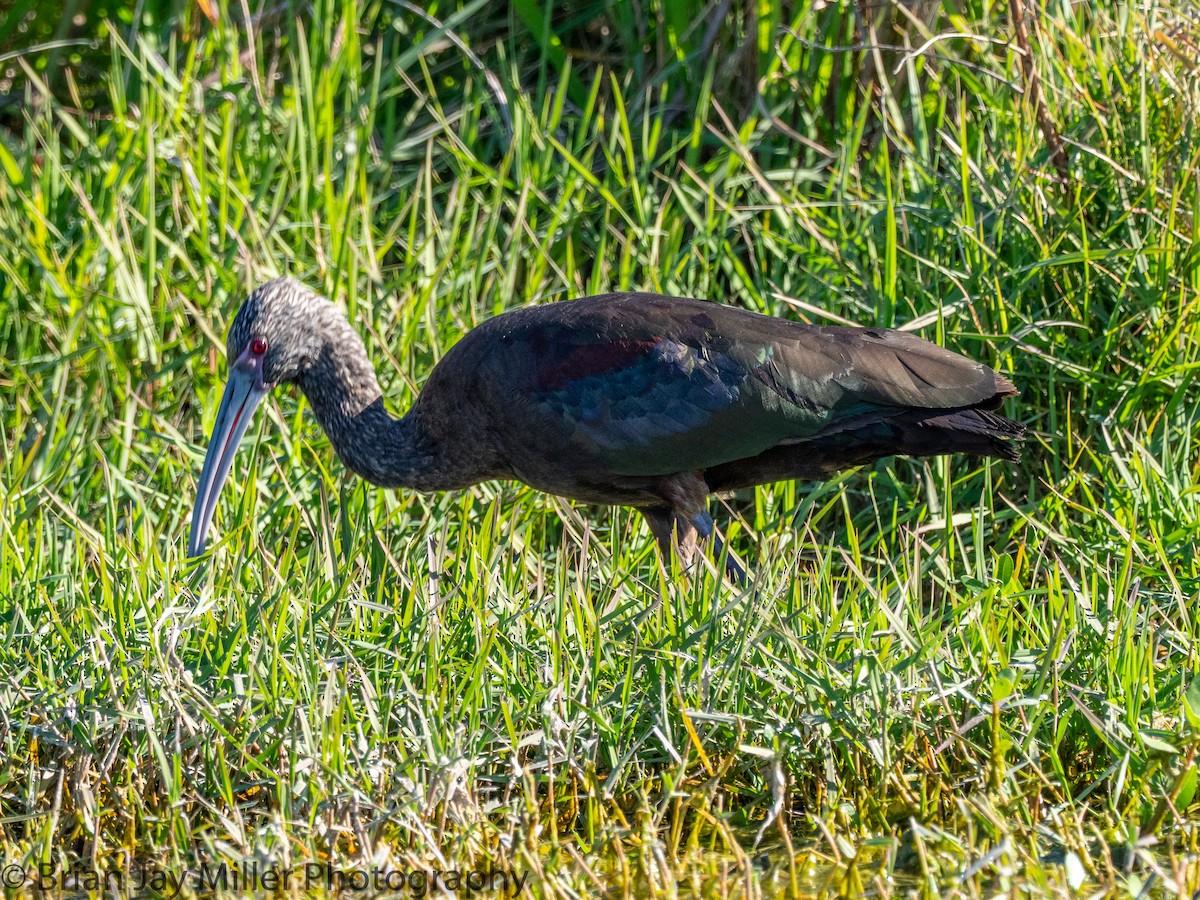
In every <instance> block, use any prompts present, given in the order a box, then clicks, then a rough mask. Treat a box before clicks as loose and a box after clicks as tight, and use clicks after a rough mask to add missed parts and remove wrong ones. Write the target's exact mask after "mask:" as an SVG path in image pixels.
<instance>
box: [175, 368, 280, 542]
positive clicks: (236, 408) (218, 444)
mask: <svg viewBox="0 0 1200 900" xmlns="http://www.w3.org/2000/svg"><path fill="white" fill-rule="evenodd" d="M266 394H267V391H266V389H265V388H262V387H260V386H259V385H258V384H256V379H255V376H254V374H253V373H250V372H244V371H240V370H239V369H236V368H234V369H231V370H230V372H229V381H228V383H226V385H225V394H224V396H223V397H221V408H220V409H218V410H217V422H216V424H215V425H214V426H213V433H212V438H211V439H210V440H209V443H208V453H207V455H206V456H205V457H204V468H203V469H202V470H201V471H200V483H199V484H198V485H197V488H196V505H195V507H194V508H193V509H192V534H191V537H190V538H189V540H188V556H199V555H200V554H201V553H203V552H204V538H205V535H207V534H208V526H209V525H211V524H212V519H213V513H214V512H216V510H217V498H218V497H219V496H220V495H221V487H222V486H223V485H224V484H225V479H226V478H228V477H229V467H230V466H232V465H233V456H234V454H235V453H237V448H238V444H240V443H241V441H242V436H243V435H244V434H245V433H246V429H247V428H248V427H249V425H250V419H251V418H252V417H253V416H254V410H255V408H256V407H257V406H258V404H259V403H261V402H262V398H263V397H265V396H266Z"/></svg>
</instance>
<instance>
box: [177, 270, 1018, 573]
mask: <svg viewBox="0 0 1200 900" xmlns="http://www.w3.org/2000/svg"><path fill="white" fill-rule="evenodd" d="M256 340H261V341H263V345H262V346H263V348H264V352H263V353H262V354H255V353H254V352H252V349H251V348H252V346H253V347H254V348H257V345H256V344H254V342H255V341H256ZM268 347H269V348H270V349H266V348H268ZM276 351H278V353H277V356H276V357H275V358H274V359H273V358H272V356H271V354H272V353H273V352H276ZM229 354H230V359H233V360H235V361H236V362H235V364H234V369H235V370H237V367H238V366H242V368H243V369H245V368H246V367H247V366H249V367H250V369H253V366H254V364H255V363H256V360H257V364H258V369H257V372H258V374H257V376H254V375H253V374H251V375H249V376H245V377H251V378H253V377H257V379H258V394H257V395H256V397H255V398H254V401H253V402H257V399H256V398H257V397H258V396H261V394H262V393H263V392H265V390H266V389H267V388H268V387H270V386H271V385H272V384H273V383H276V382H279V381H289V380H290V381H294V382H295V383H297V384H298V385H299V386H300V388H301V390H303V391H304V393H305V395H306V396H307V397H308V399H309V402H310V404H311V405H312V407H313V410H314V412H315V414H316V416H317V418H318V420H319V421H320V422H321V425H322V426H323V427H324V429H325V431H326V433H327V434H329V436H330V439H331V440H332V442H333V444H334V447H335V449H336V450H337V452H338V455H339V456H340V457H341V458H342V460H343V461H344V462H345V464H346V465H347V467H348V468H350V469H351V470H353V471H354V472H356V473H358V474H359V475H361V476H362V477H364V478H366V479H367V480H368V481H371V482H373V483H375V484H379V485H383V486H387V487H407V488H412V489H416V490H449V489H456V488H463V487H467V486H469V485H472V484H475V483H478V482H480V481H487V480H493V479H515V480H518V481H522V482H524V483H526V484H529V485H531V486H532V487H535V488H537V489H539V490H542V491H546V492H548V493H553V494H558V495H560V496H563V497H569V498H572V499H576V500H581V501H584V502H588V503H598V504H610V505H624V506H633V507H636V508H637V509H639V510H641V511H642V512H643V514H644V515H645V517H646V520H647V521H648V522H649V524H650V526H651V529H652V530H653V531H654V533H655V536H656V537H657V538H658V540H659V543H660V545H662V547H663V549H664V550H667V549H669V548H670V546H671V543H672V538H673V537H674V539H675V540H676V541H677V542H678V544H679V545H680V546H681V548H682V549H683V550H684V551H685V552H686V553H690V551H691V549H692V548H693V547H694V544H695V540H696V537H697V534H698V533H699V534H700V535H706V534H707V533H708V530H709V529H710V528H711V520H710V519H709V518H708V515H707V512H706V502H707V496H708V494H709V493H711V492H719V491H727V490H732V489H735V488H741V487H748V486H751V485H755V484H761V483H764V482H771V481H780V480H786V479H794V478H805V479H811V478H824V477H828V476H829V475H830V474H831V473H832V472H834V471H836V470H838V469H842V468H846V467H848V466H855V465H861V464H863V463H866V462H870V461H872V460H875V459H879V458H881V457H884V456H890V455H893V454H907V455H914V456H930V455H939V454H944V453H953V452H965V453H970V454H975V455H983V456H998V457H1002V458H1009V459H1015V458H1016V451H1015V448H1014V446H1013V443H1012V442H1013V441H1014V440H1016V439H1019V438H1020V436H1021V434H1022V431H1023V428H1022V427H1021V426H1020V425H1018V424H1016V423H1014V422H1012V421H1010V420H1008V419H1005V418H1003V417H1002V416H999V415H996V414H994V413H993V412H992V410H994V409H996V408H997V407H998V406H999V405H1000V403H1001V402H1002V401H1003V399H1004V398H1005V397H1008V396H1011V395H1014V394H1015V393H1016V390H1015V389H1014V388H1013V386H1012V384H1011V383H1010V382H1009V381H1008V380H1007V379H1006V378H1004V377H1003V376H1001V375H998V374H997V373H995V372H994V371H993V370H992V369H990V368H989V367H987V366H984V365H982V364H980V363H976V362H973V361H971V360H969V359H967V358H965V357H962V356H959V355H957V354H955V353H952V352H950V351H948V350H945V349H943V348H941V347H938V346H937V345H935V344H931V343H929V342H928V341H924V340H921V339H920V338H917V337H915V336H913V335H910V334H906V333H903V332H899V331H891V330H886V329H871V328H851V327H826V326H811V325H804V324H800V323H796V322H790V321H787V320H784V319H778V318H772V317H768V316H762V315H759V314H757V313H752V312H749V311H746V310H742V309H738V308H735V307H730V306H722V305H720V304H716V303H709V302H704V301H700V300H691V299H687V298H679V297H663V296H658V295H654V294H633V293H627V294H606V295H603V296H599V297H589V298H584V299H581V300H575V301H567V302H562V303H553V304H548V305H544V306H535V307H528V308H523V309H517V310H513V311H511V312H507V313H504V314H503V315H500V316H497V317H496V318H494V319H491V320H489V321H487V322H484V323H483V324H481V325H479V326H478V327H477V328H475V329H473V330H472V331H470V332H469V333H468V334H467V335H466V336H464V337H463V338H462V339H461V340H460V341H459V342H458V343H457V344H455V345H454V346H453V347H452V348H451V349H450V350H449V351H448V352H447V353H446V354H445V356H444V357H443V358H442V360H441V361H440V362H439V363H438V364H437V366H435V367H434V369H433V371H432V372H431V373H430V375H429V378H428V381H427V382H426V384H425V386H424V388H423V389H422V391H421V393H420V396H419V397H418V399H417V401H416V403H415V404H414V405H413V407H412V409H411V410H410V411H409V412H408V414H407V415H405V416H404V417H402V418H399V419H395V418H392V417H391V416H390V415H389V414H388V413H387V411H386V410H385V409H384V407H383V402H382V399H381V392H380V390H379V386H378V383H377V382H376V380H375V374H374V371H373V369H372V368H371V366H370V364H369V361H368V359H367V355H366V351H365V349H364V347H363V345H362V342H361V340H360V339H359V338H358V336H357V334H356V333H355V332H354V331H353V330H352V329H351V328H350V326H349V324H348V323H347V322H346V320H345V317H344V316H342V314H341V313H340V312H339V311H338V310H337V308H336V307H334V306H333V304H331V303H330V302H329V301H327V300H325V299H324V298H320V297H318V296H317V295H315V294H313V293H311V292H310V291H308V290H307V289H306V288H304V287H302V286H301V285H299V284H298V283H296V282H294V281H291V280H289V279H279V280H277V281H274V282H270V283H269V284H267V285H264V286H263V287H261V288H259V289H258V290H257V291H255V293H254V294H252V295H251V296H250V298H248V299H247V301H246V304H244V306H243V308H242V310H241V311H240V312H239V314H238V317H237V318H236V319H235V322H234V325H233V327H232V328H231V329H230V337H229ZM250 369H247V371H250ZM233 388H234V385H233V383H232V380H231V385H230V389H229V390H230V391H233ZM227 393H228V392H227ZM227 399H228V398H227ZM225 406H226V404H225V403H223V404H222V413H224V412H225ZM243 406H244V404H243ZM231 409H232V405H231ZM251 411H252V410H245V411H244V413H243V410H242V407H239V409H238V415H237V416H236V417H235V418H234V419H233V420H232V423H231V424H229V425H227V427H226V428H225V429H224V433H223V434H222V435H219V434H218V432H220V431H221V430H222V428H221V425H222V422H221V421H218V427H217V428H215V429H214V436H213V437H214V447H215V446H217V445H218V444H220V445H221V454H222V456H224V455H225V454H226V453H228V454H229V455H231V453H232V450H231V449H228V450H227V449H226V448H229V446H230V444H231V443H232V445H233V446H236V443H237V440H236V439H235V440H232V441H231V440H230V432H231V431H232V430H237V429H238V427H239V426H240V429H242V430H244V427H245V421H246V420H248V418H249V413H250V412H251ZM218 418H219V420H220V419H221V418H222V417H221V416H219V417H218ZM219 437H220V438H221V440H218V438H219ZM236 437H237V438H240V432H239V433H238V434H237V435H236ZM213 453H214V451H213V450H212V449H211V448H210V457H212V456H213ZM210 468H212V463H211V461H210V462H206V466H205V476H207V475H208V473H209V469H210ZM216 470H221V471H222V474H223V472H227V470H228V460H226V459H222V460H220V465H217V466H216ZM216 470H214V471H216ZM205 476H202V479H201V480H202V486H201V502H200V503H198V504H197V514H196V517H195V518H194V520H193V539H192V550H193V551H194V552H199V550H200V549H202V547H203V532H204V530H205V529H206V528H207V524H208V519H210V518H211V513H212V510H211V507H212V505H213V504H214V503H215V499H216V492H217V491H218V490H219V487H220V485H219V484H215V485H214V484H212V481H213V479H212V478H211V477H205ZM219 480H222V479H218V481H219ZM210 494H211V500H210V499H208V497H209V495H210ZM202 507H206V512H205V513H201V508H202ZM197 532H199V536H197Z"/></svg>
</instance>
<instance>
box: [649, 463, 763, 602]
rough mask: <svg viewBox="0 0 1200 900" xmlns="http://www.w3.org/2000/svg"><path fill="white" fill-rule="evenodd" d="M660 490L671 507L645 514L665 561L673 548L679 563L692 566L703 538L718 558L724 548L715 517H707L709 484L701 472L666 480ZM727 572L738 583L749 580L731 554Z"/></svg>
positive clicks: (687, 473) (651, 509) (727, 559)
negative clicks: (717, 530) (710, 545)
mask: <svg viewBox="0 0 1200 900" xmlns="http://www.w3.org/2000/svg"><path fill="white" fill-rule="evenodd" d="M658 490H659V494H661V495H662V497H663V499H665V500H667V501H668V504H669V505H666V506H654V507H650V508H648V509H644V510H642V515H644V516H645V517H646V521H647V522H648V523H649V524H650V530H651V531H653V532H654V536H655V537H656V538H657V539H658V546H659V549H660V550H661V551H662V554H663V559H664V560H666V559H669V558H670V553H671V549H672V547H674V549H675V551H676V552H677V553H678V554H679V561H680V562H681V563H682V564H683V565H684V566H685V567H686V566H690V565H691V563H692V560H693V558H694V557H695V554H696V548H697V544H698V539H699V538H701V537H703V538H706V539H707V538H712V539H713V551H714V554H713V555H714V556H715V557H716V558H718V559H719V558H720V556H721V550H722V547H723V545H722V543H721V538H720V536H719V535H717V534H716V529H715V528H714V527H713V520H712V516H710V515H709V514H708V484H707V483H706V482H705V481H704V478H703V477H702V476H701V475H700V473H698V472H686V473H683V474H680V475H672V476H671V477H669V478H666V479H664V480H663V482H662V483H661V484H660V485H659V489H658ZM725 572H726V574H727V575H728V576H729V578H730V579H731V580H732V581H735V582H737V583H739V584H741V583H742V582H743V581H744V580H745V577H746V573H745V572H744V571H743V570H742V567H741V566H739V565H738V563H737V561H736V560H735V559H734V558H733V557H732V556H729V555H726V557H725Z"/></svg>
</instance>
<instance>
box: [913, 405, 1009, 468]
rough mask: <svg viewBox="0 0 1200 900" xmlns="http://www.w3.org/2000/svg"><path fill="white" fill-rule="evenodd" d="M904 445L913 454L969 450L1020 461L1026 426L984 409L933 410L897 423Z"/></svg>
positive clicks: (939, 453)
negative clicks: (1021, 443) (1021, 444)
mask: <svg viewBox="0 0 1200 900" xmlns="http://www.w3.org/2000/svg"><path fill="white" fill-rule="evenodd" d="M896 424H897V427H896V431H897V437H898V438H899V440H900V445H901V446H900V449H898V450H896V451H895V452H897V453H901V454H906V455H909V456H938V455H941V454H943V453H969V454H971V455H973V456H997V457H999V458H1000V459H1007V460H1012V461H1013V462H1016V461H1017V460H1019V459H1020V458H1021V448H1020V442H1021V441H1022V440H1024V439H1025V426H1024V425H1022V424H1020V423H1019V422H1014V421H1013V420H1012V419H1007V418H1005V417H1004V416H1001V415H997V414H996V413H994V412H989V411H987V410H984V409H974V408H972V409H956V410H950V411H947V410H929V411H926V412H925V413H924V414H920V413H919V414H917V415H915V416H914V417H913V419H912V420H911V421H905V422H899V423H896Z"/></svg>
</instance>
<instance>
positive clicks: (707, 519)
mask: <svg viewBox="0 0 1200 900" xmlns="http://www.w3.org/2000/svg"><path fill="white" fill-rule="evenodd" d="M692 523H693V524H694V525H695V526H696V531H697V532H699V534H700V536H701V537H703V538H710V539H711V540H712V545H713V547H712V549H713V559H715V560H719V559H720V558H721V553H722V552H724V550H725V542H724V541H722V540H721V535H720V533H719V532H718V531H717V528H716V525H715V524H714V523H713V518H712V516H711V515H709V512H708V510H707V509H706V510H703V511H702V512H698V513H696V515H694V516H692ZM725 574H726V575H728V576H729V580H730V581H733V582H735V583H737V584H745V583H746V570H745V569H743V568H742V567H741V565H739V564H738V561H737V560H736V559H734V558H733V554H732V553H727V554H726V555H725Z"/></svg>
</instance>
